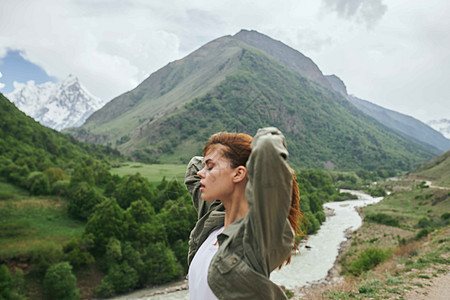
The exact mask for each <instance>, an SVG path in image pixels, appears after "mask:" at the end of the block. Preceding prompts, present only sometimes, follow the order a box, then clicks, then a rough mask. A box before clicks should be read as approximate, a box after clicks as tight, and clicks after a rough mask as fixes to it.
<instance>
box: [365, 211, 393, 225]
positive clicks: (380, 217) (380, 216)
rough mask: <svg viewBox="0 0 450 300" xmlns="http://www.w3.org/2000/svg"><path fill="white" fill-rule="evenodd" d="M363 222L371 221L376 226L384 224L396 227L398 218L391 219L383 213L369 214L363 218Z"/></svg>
mask: <svg viewBox="0 0 450 300" xmlns="http://www.w3.org/2000/svg"><path fill="white" fill-rule="evenodd" d="M364 221H371V222H375V223H378V224H384V225H388V226H398V225H399V222H398V218H395V217H391V216H389V215H387V214H385V213H370V214H367V215H366V216H365V217H364Z"/></svg>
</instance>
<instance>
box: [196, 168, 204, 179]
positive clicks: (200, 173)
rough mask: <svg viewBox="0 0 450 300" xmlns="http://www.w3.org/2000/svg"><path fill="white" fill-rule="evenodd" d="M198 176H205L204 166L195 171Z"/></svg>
mask: <svg viewBox="0 0 450 300" xmlns="http://www.w3.org/2000/svg"><path fill="white" fill-rule="evenodd" d="M197 175H198V177H200V178H205V168H203V169H201V170H200V171H198V172H197Z"/></svg>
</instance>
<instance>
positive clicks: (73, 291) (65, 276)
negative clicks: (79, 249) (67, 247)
mask: <svg viewBox="0 0 450 300" xmlns="http://www.w3.org/2000/svg"><path fill="white" fill-rule="evenodd" d="M44 290H45V293H46V294H47V296H48V298H49V299H80V292H79V290H78V288H77V278H76V277H75V275H73V273H72V267H71V266H70V264H69V263H68V262H61V263H58V264H55V265H52V266H51V267H50V268H49V269H48V270H47V272H46V274H45V278H44Z"/></svg>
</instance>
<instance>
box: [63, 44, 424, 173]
mask: <svg viewBox="0 0 450 300" xmlns="http://www.w3.org/2000/svg"><path fill="white" fill-rule="evenodd" d="M262 126H277V127H279V128H280V129H281V130H282V131H283V132H284V133H285V135H286V137H287V140H288V147H289V150H290V154H291V157H290V161H291V163H292V164H293V165H294V166H296V167H316V168H323V167H324V166H325V165H326V166H327V167H336V168H338V169H361V168H364V169H369V170H377V169H401V170H408V169H411V168H412V167H414V166H416V165H418V164H420V163H422V162H424V161H426V160H429V159H431V157H432V156H433V154H432V153H431V152H430V151H429V150H428V149H426V148H425V147H423V145H420V144H418V143H415V142H411V141H409V140H407V139H405V138H404V137H401V136H399V135H398V134H396V133H394V132H392V131H391V130H389V129H388V128H386V127H384V126H382V125H380V124H379V123H378V122H376V121H375V120H374V119H372V118H370V117H368V116H367V115H365V114H363V113H362V112H361V111H359V110H358V109H356V108H355V107H354V106H353V105H352V104H351V103H350V102H348V101H347V100H346V99H345V98H344V97H341V96H340V95H339V94H338V93H336V92H335V91H331V90H329V89H327V88H325V87H324V86H323V85H320V84H318V83H316V82H315V81H313V80H311V79H307V78H305V77H302V75H301V74H300V72H299V71H298V70H295V69H292V68H290V67H288V66H286V65H285V64H283V63H282V62H280V61H279V60H277V59H275V58H274V57H272V56H270V55H268V54H267V53H266V52H264V51H261V50H258V49H255V48H254V47H252V46H250V45H249V44H248V43H244V42H242V41H240V40H237V39H235V38H234V37H230V36H227V37H223V38H220V39H217V40H215V41H213V42H211V43H209V44H207V45H205V46H204V47H202V48H200V49H199V50H197V51H195V52H194V53H192V54H191V55H189V56H187V57H186V58H184V59H182V60H180V61H176V62H174V63H171V64H169V65H168V66H166V67H164V68H162V69H161V70H159V71H158V72H156V73H154V74H152V75H151V76H150V77H149V78H148V79H147V80H145V81H144V82H143V83H142V84H141V85H139V86H138V87H137V88H136V89H135V90H133V91H130V92H128V93H126V94H124V95H122V96H119V97H118V98H116V99H114V100H113V101H112V102H111V103H109V104H108V105H107V106H106V107H105V108H103V109H101V110H100V111H98V112H97V113H95V114H94V115H92V117H91V118H90V119H89V120H88V121H87V122H86V124H85V125H83V126H82V127H81V128H78V129H72V130H71V131H70V132H71V134H73V135H75V136H76V137H77V138H79V139H82V140H84V141H91V142H92V141H93V142H97V143H103V144H110V145H113V146H117V147H118V149H119V150H120V151H122V152H123V153H126V154H129V155H132V156H133V157H134V158H135V159H138V160H143V161H147V162H152V161H153V162H154V161H160V162H171V163H185V162H186V161H187V160H188V159H189V158H190V157H191V156H192V155H195V154H199V153H201V149H202V146H203V145H204V143H205V141H206V140H207V138H208V137H209V136H210V135H211V134H212V133H214V132H217V131H224V130H227V131H243V132H247V133H249V134H252V135H253V134H254V133H255V132H256V130H257V129H258V128H259V127H262Z"/></svg>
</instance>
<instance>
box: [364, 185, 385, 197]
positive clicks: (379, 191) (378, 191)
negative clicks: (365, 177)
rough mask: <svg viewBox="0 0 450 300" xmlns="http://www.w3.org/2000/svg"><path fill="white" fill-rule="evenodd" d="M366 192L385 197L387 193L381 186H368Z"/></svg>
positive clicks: (373, 195)
mask: <svg viewBox="0 0 450 300" xmlns="http://www.w3.org/2000/svg"><path fill="white" fill-rule="evenodd" d="M367 193H368V194H369V195H370V196H372V197H385V196H386V195H387V193H386V191H385V190H384V189H383V188H382V187H381V186H376V187H375V188H368V189H367Z"/></svg>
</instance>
